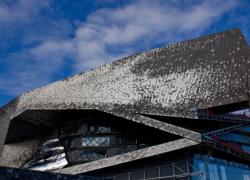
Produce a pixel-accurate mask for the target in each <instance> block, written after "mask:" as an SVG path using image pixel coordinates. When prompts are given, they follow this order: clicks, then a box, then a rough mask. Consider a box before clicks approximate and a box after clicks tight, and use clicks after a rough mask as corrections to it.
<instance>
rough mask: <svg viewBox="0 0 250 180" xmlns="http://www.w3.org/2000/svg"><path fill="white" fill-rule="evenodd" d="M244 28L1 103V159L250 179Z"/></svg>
mask: <svg viewBox="0 0 250 180" xmlns="http://www.w3.org/2000/svg"><path fill="white" fill-rule="evenodd" d="M249 83H250V49H249V46H248V44H247V42H246V40H245V38H244V36H243V35H242V33H241V32H240V30H237V29H235V30H229V31H225V32H221V33H216V34H213V35H209V36H205V37H201V38H197V39H193V40H189V41H184V42H180V43H176V44H173V45H170V46H166V47H162V48H159V49H153V50H149V51H147V52H143V53H140V54H135V55H132V56H129V57H126V58H123V59H120V60H117V61H114V62H113V63H111V64H106V65H103V66H101V67H98V68H96V69H94V70H91V71H88V72H85V73H82V74H77V75H75V76H72V77H69V78H67V79H64V80H61V81H58V82H55V83H52V84H49V85H47V86H45V87H41V88H38V89H35V90H32V91H30V92H27V93H25V94H23V95H21V96H19V97H17V98H16V99H15V100H14V101H12V102H10V103H9V104H7V105H6V106H4V107H2V108H1V109H0V124H1V125H0V155H1V161H0V164H1V166H4V167H15V168H24V169H31V170H38V171H52V172H54V173H60V174H69V175H85V176H95V177H105V178H111V179H119V180H120V179H130V180H133V179H136V180H138V179H171V180H172V179H194V180H195V179H202V180H205V179H214V180H219V179H222V180H231V179H232V180H235V179H238V180H241V179H242V180H249V179H250V163H249V162H250V111H249V105H250V103H249V102H250V101H249V100H250V88H249Z"/></svg>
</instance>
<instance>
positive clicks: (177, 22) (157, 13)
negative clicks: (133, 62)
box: [0, 0, 236, 95]
mask: <svg viewBox="0 0 250 180" xmlns="http://www.w3.org/2000/svg"><path fill="white" fill-rule="evenodd" d="M108 1H109V3H111V2H112V0H111V1H110V0H108ZM182 2H183V1H162V0H158V1H146V0H137V1H131V2H130V3H129V4H126V5H123V6H119V7H116V8H103V9H99V10H97V11H95V12H93V13H91V14H90V15H89V16H88V17H87V19H86V21H84V22H82V24H80V25H79V26H78V27H77V28H76V29H75V33H74V37H71V38H70V37H67V35H66V34H67V31H68V29H67V28H66V30H65V31H66V33H63V34H62V35H61V34H60V36H56V35H55V36H56V38H55V37H53V33H52V36H51V35H50V36H46V35H45V36H44V37H42V38H41V37H40V36H43V34H39V35H37V34H31V35H30V36H29V35H27V38H26V39H28V40H27V41H28V42H29V43H30V42H32V41H36V39H39V44H38V45H36V46H33V47H31V48H29V49H25V50H23V51H21V52H17V53H14V54H11V55H9V57H8V61H9V62H8V64H9V70H6V71H5V72H2V73H1V72H0V90H3V91H8V92H9V93H10V94H14V95H16V94H19V93H21V92H23V91H25V90H28V89H31V88H34V87H37V86H40V85H42V84H45V83H48V82H50V81H51V80H52V79H53V77H54V75H55V74H56V73H62V72H60V71H61V69H62V67H63V66H65V60H67V59H68V58H70V59H75V62H74V64H73V66H74V68H75V72H80V71H85V70H86V69H89V68H92V67H95V66H98V65H101V64H104V63H107V62H110V61H112V60H114V59H118V58H120V57H123V56H126V55H129V54H131V53H134V52H136V51H139V50H144V49H148V48H152V47H155V45H158V44H162V43H169V42H174V41H176V40H179V39H182V38H183V37H185V38H186V37H189V38H193V37H195V36H197V35H199V33H201V32H202V31H204V30H206V29H207V28H208V27H210V26H211V24H212V22H214V21H216V20H218V19H219V18H220V17H221V16H223V14H224V13H226V12H228V11H230V10H231V9H233V8H234V7H235V6H236V1H235V0H227V1H226V0H222V1H219V2H218V1H216V0H204V1H199V2H198V3H191V1H189V2H190V3H187V4H185V5H182ZM48 6H49V0H46V1H36V0H20V2H19V3H18V4H16V5H13V6H11V7H9V6H7V5H1V4H0V25H1V23H6V22H8V23H10V22H24V23H26V22H31V21H35V20H34V19H32V18H33V17H34V16H35V15H37V14H39V13H40V11H41V10H42V9H43V8H45V7H47V8H49V7H48ZM46 21H47V24H51V26H52V27H51V29H52V30H53V31H54V30H55V31H60V28H59V27H60V26H62V27H61V28H62V29H64V28H63V27H64V25H65V24H66V25H68V23H67V22H66V21H64V20H62V22H63V23H59V24H57V23H56V28H55V26H54V25H53V24H54V22H53V21H50V20H49V19H48V20H47V19H46V20H44V22H46ZM48 28H49V27H48ZM69 29H70V27H69ZM63 35H64V36H63Z"/></svg>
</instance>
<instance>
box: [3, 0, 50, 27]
mask: <svg viewBox="0 0 250 180" xmlns="http://www.w3.org/2000/svg"><path fill="white" fill-rule="evenodd" d="M7 2H8V1H2V2H0V23H15V22H18V23H20V22H29V21H31V20H32V19H33V18H34V16H36V15H37V14H38V13H39V12H40V11H41V9H43V8H46V7H48V6H49V1H48V0H42V1H36V0H18V1H9V2H8V3H7Z"/></svg>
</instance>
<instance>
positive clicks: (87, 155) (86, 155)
mask: <svg viewBox="0 0 250 180" xmlns="http://www.w3.org/2000/svg"><path fill="white" fill-rule="evenodd" d="M81 157H82V158H83V159H84V160H88V161H93V160H96V159H101V158H104V157H105V156H104V155H103V154H100V153H96V152H93V151H84V152H82V153H81Z"/></svg>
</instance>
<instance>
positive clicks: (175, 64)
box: [0, 29, 250, 154]
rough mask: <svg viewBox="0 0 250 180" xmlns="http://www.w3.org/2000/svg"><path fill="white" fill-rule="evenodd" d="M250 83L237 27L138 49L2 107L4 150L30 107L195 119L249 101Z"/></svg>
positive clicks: (249, 56) (248, 53)
mask: <svg viewBox="0 0 250 180" xmlns="http://www.w3.org/2000/svg"><path fill="white" fill-rule="evenodd" d="M249 82H250V49H249V47H248V45H247V42H246V40H245V39H244V37H243V35H242V33H241V32H240V30H237V29H235V30H229V31H225V32H221V33H216V34H213V35H209V36H205V37H201V38H197V39H193V40H189V41H184V42H180V43H175V44H172V45H169V46H166V47H162V48H158V49H153V50H149V51H146V52H143V53H138V54H135V55H132V56H129V57H126V58H123V59H120V60H117V61H114V62H113V63H111V64H106V65H103V66H101V67H98V68H96V69H93V70H90V71H87V72H85V73H81V74H77V75H74V76H72V77H69V78H67V79H64V80H61V81H57V82H55V83H52V84H49V85H47V86H45V87H41V88H38V89H35V90H32V91H30V92H27V93H25V94H23V95H21V96H20V97H18V98H17V99H16V100H14V101H12V102H11V103H9V104H7V105H6V106H4V107H2V108H1V109H0V124H1V128H0V154H1V151H2V150H1V145H3V144H4V141H5V137H6V133H7V129H8V126H9V124H10V121H11V120H12V119H13V118H14V117H16V116H17V115H19V114H21V113H22V112H24V111H26V110H29V109H37V110H40V109H42V110H43V109H47V110H61V109H97V110H101V111H105V112H108V113H111V114H116V115H120V116H122V117H125V115H124V114H133V115H136V114H158V115H165V116H174V117H193V118H194V117H195V113H194V112H193V110H194V109H200V108H207V107H211V106H215V105H224V104H230V103H235V102H240V101H249V94H250V93H249V92H250V89H249ZM38 118H39V117H38ZM131 119H133V117H132V118H131ZM35 120H37V118H36V119H34V121H35Z"/></svg>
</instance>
